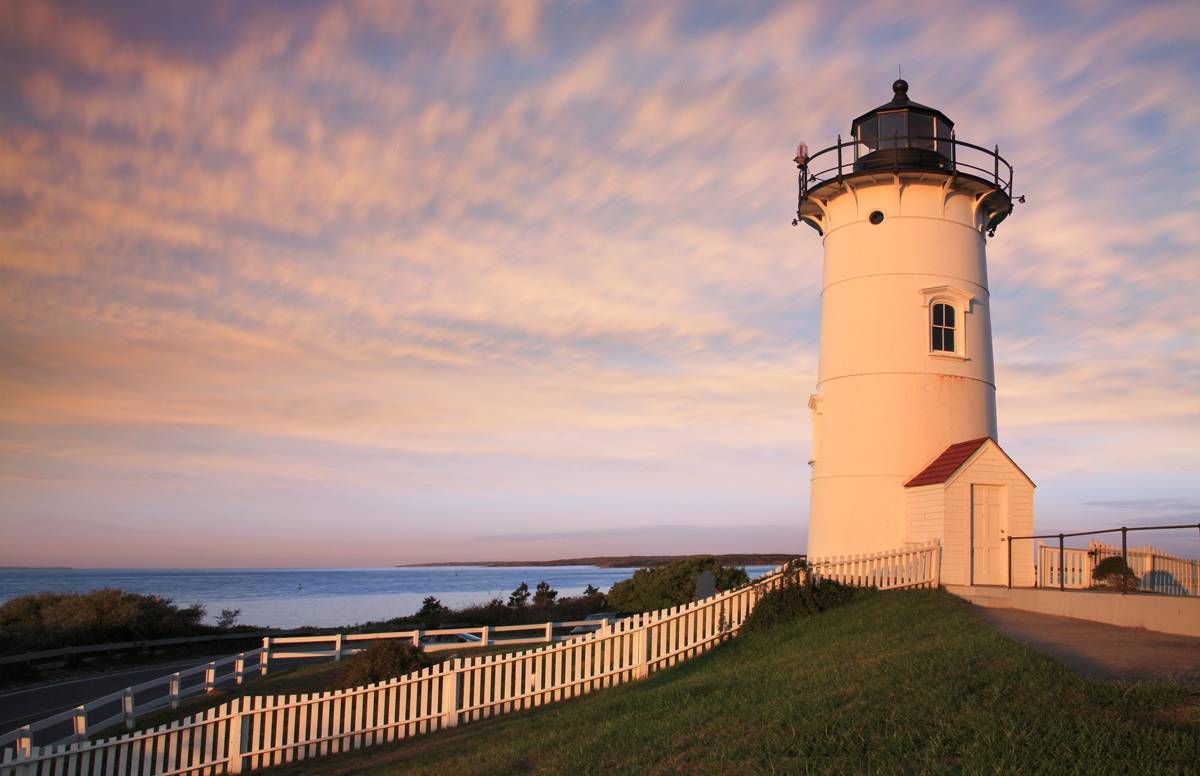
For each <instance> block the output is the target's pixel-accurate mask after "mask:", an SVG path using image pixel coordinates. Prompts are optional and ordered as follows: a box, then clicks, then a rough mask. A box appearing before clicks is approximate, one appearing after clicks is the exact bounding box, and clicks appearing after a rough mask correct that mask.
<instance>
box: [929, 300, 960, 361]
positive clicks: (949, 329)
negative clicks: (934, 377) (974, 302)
mask: <svg viewBox="0 0 1200 776" xmlns="http://www.w3.org/2000/svg"><path fill="white" fill-rule="evenodd" d="M932 311H933V324H932V326H931V327H930V330H931V333H932V338H933V341H932V343H931V344H930V349H931V350H933V351H934V352H937V353H954V352H955V350H954V308H953V307H952V306H950V305H948V304H946V303H945V302H936V303H934V305H933V309H932Z"/></svg>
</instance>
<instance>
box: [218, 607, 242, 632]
mask: <svg viewBox="0 0 1200 776" xmlns="http://www.w3.org/2000/svg"><path fill="white" fill-rule="evenodd" d="M241 616H242V610H241V609H222V610H221V616H220V617H218V618H217V627H218V628H220V629H221V630H229V629H230V628H232V627H233V626H234V625H237V621H238V618H239V617H241Z"/></svg>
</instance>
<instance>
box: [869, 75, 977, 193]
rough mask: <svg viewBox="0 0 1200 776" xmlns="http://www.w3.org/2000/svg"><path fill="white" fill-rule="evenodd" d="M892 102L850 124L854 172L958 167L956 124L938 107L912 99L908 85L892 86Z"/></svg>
mask: <svg viewBox="0 0 1200 776" xmlns="http://www.w3.org/2000/svg"><path fill="white" fill-rule="evenodd" d="M892 92H893V97H892V101H891V102H888V103H885V104H883V105H880V106H879V107H878V108H875V109H874V110H872V111H868V112H867V113H864V114H863V115H861V116H859V117H858V118H856V119H855V120H854V121H853V122H851V124H850V132H851V137H852V138H853V140H854V150H855V154H854V170H855V172H864V171H867V170H873V169H880V168H885V167H896V166H897V165H898V166H900V167H908V168H911V167H929V168H932V169H938V170H948V169H952V168H953V166H954V140H953V138H954V122H953V121H951V120H950V119H949V118H948V117H947V116H946V114H944V113H942V112H941V111H940V110H938V109H937V108H930V107H927V106H925V105H921V104H919V103H915V102H913V101H912V100H910V99H909V98H908V82H907V81H905V80H903V79H900V80H897V81H896V82H895V83H894V84H892Z"/></svg>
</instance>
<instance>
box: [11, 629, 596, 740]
mask: <svg viewBox="0 0 1200 776" xmlns="http://www.w3.org/2000/svg"><path fill="white" fill-rule="evenodd" d="M605 625H607V620H574V621H569V622H539V623H533V624H527V625H494V626H480V627H471V628H436V629H418V630H407V631H395V632H390V633H325V634H318V635H315V636H264V637H263V640H262V644H263V645H262V647H261V648H259V649H254V650H251V651H249V652H240V653H238V654H236V655H230V656H229V657H225V658H221V659H219V660H214V661H211V662H208V663H202V664H200V665H197V666H194V667H192V668H188V669H186V670H183V671H176V672H175V673H172V674H166V675H164V676H161V677H158V678H157V679H151V680H149V681H146V682H142V683H141V684H137V685H133V686H131V687H126V688H124V689H122V690H117V691H116V692H114V693H110V694H108V695H105V696H103V697H101V698H96V699H94V700H91V701H88V702H87V703H82V704H80V705H78V706H74V707H72V708H70V709H67V710H66V711H63V712H60V713H58V714H54V715H51V716H49V717H46V718H44V719H40V720H37V721H36V722H31V723H29V724H27V725H23V726H21V727H20V728H18V729H16V730H12V731H9V732H7V733H4V734H0V748H3V747H5V746H8V745H13V744H15V745H16V747H17V750H18V751H29V749H30V747H32V746H34V745H43V744H65V743H72V742H76V741H83V740H86V739H88V738H90V737H93V736H95V735H97V734H99V733H101V732H103V731H105V730H107V729H109V728H111V727H114V726H117V725H122V724H123V725H124V726H125V728H126V729H127V730H133V729H134V727H135V726H136V725H137V719H138V717H141V716H144V715H146V714H148V713H150V712H154V711H158V710H160V709H163V708H172V709H177V708H179V705H180V702H181V701H183V700H185V699H187V698H190V697H192V696H195V695H203V694H205V693H211V692H213V691H214V690H216V689H218V688H220V687H223V686H229V685H240V684H242V682H243V681H245V679H246V678H249V677H253V676H255V675H259V676H266V675H267V673H268V672H269V670H271V669H272V668H274V667H275V666H276V664H277V663H278V662H279V661H282V660H307V661H312V660H334V661H337V660H341V659H342V658H344V657H348V656H350V655H353V654H355V653H357V652H361V651H362V650H363V649H365V648H366V646H365V645H366V644H368V643H372V642H376V641H386V640H390V639H400V640H403V641H411V642H412V643H413V644H414V645H416V646H420V647H422V648H423V649H424V650H425V651H426V652H446V651H451V650H452V651H456V652H458V651H462V650H470V649H483V648H487V647H496V646H517V645H521V644H549V643H552V642H554V641H561V640H563V639H566V638H570V633H569V631H570V630H571V629H572V628H575V627H579V626H584V627H589V628H599V627H603V626H605ZM461 635H467V636H473V637H474V638H475V639H477V640H476V641H455V642H453V643H429V642H430V640H431V639H436V638H437V637H440V636H450V637H455V636H461Z"/></svg>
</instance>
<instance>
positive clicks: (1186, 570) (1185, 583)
mask: <svg viewBox="0 0 1200 776" xmlns="http://www.w3.org/2000/svg"><path fill="white" fill-rule="evenodd" d="M1179 530H1189V531H1190V530H1194V531H1197V532H1198V533H1197V538H1198V539H1200V523H1184V524H1181V525H1143V526H1121V527H1120V528H1105V529H1102V530H1097V531H1075V532H1072V533H1048V534H1032V535H1030V536H1010V537H1008V538H1007V539H1006V543H1007V545H1008V587H1010V588H1011V587H1012V586H1013V544H1014V542H1020V541H1032V542H1036V541H1037V540H1039V539H1054V540H1057V542H1058V548H1057V553H1055V548H1054V547H1053V546H1048V545H1038V544H1035V545H1034V548H1033V560H1034V568H1033V580H1034V587H1044V586H1047V585H1046V584H1045V583H1046V581H1047V580H1050V581H1051V582H1052V584H1051V585H1050V586H1053V587H1057V588H1058V589H1059V590H1067V589H1081V588H1084V587H1086V585H1085V584H1084V576H1086V577H1088V578H1089V579H1090V577H1091V571H1092V569H1094V568H1095V567H1096V566H1097V565H1098V564H1099V563H1100V562H1101V561H1103V560H1105V559H1106V558H1116V557H1119V558H1121V564H1122V568H1121V569H1120V571H1119V572H1118V574H1119V576H1118V584H1117V587H1119V588H1120V590H1121V592H1122V593H1126V592H1129V591H1130V590H1134V591H1138V592H1149V593H1165V594H1168V595H1190V596H1197V595H1200V560H1192V559H1188V558H1180V557H1178V556H1173V555H1168V554H1166V553H1161V552H1157V551H1155V552H1150V553H1147V552H1146V551H1145V549H1144V548H1135V549H1133V550H1131V549H1130V548H1129V534H1130V533H1134V532H1137V531H1179ZM1118 533H1119V534H1121V549H1120V551H1119V552H1118V551H1117V550H1116V548H1115V547H1113V548H1109V547H1107V546H1105V545H1101V544H1100V543H1094V544H1096V545H1097V546H1093V547H1089V548H1087V549H1083V548H1077V547H1067V546H1066V540H1067V539H1072V538H1076V537H1080V536H1105V535H1110V534H1118ZM1041 550H1047V551H1049V552H1048V553H1043V552H1041ZM1068 552H1070V553H1072V555H1073V556H1076V557H1078V556H1079V554H1080V553H1083V554H1084V555H1085V556H1086V558H1085V559H1084V560H1085V562H1086V563H1087V564H1088V568H1087V569H1086V574H1083V573H1082V572H1083V571H1084V570H1085V569H1081V568H1074V567H1072V564H1070V563H1068V562H1067V553H1068ZM1044 554H1048V555H1049V556H1050V558H1051V560H1054V559H1055V558H1054V555H1057V558H1056V559H1057V565H1054V564H1050V566H1051V569H1053V573H1050V574H1047V573H1046V571H1047V569H1046V564H1045V561H1044V559H1043V555H1044ZM1131 556H1132V557H1134V559H1135V561H1137V563H1135V564H1134V565H1141V566H1147V565H1148V568H1142V574H1140V575H1139V574H1137V573H1136V571H1135V570H1134V569H1133V567H1132V566H1131V565H1130V558H1131ZM1139 556H1140V557H1139ZM1147 558H1148V559H1149V561H1148V563H1147V561H1146V559H1147ZM1156 558H1160V559H1162V560H1159V561H1158V562H1157V565H1158V568H1157V569H1156V568H1155V565H1156V561H1155V559H1156ZM1131 576H1132V577H1133V579H1131V578H1130V577H1131ZM1135 582H1136V586H1135V584H1134V583H1135Z"/></svg>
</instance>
